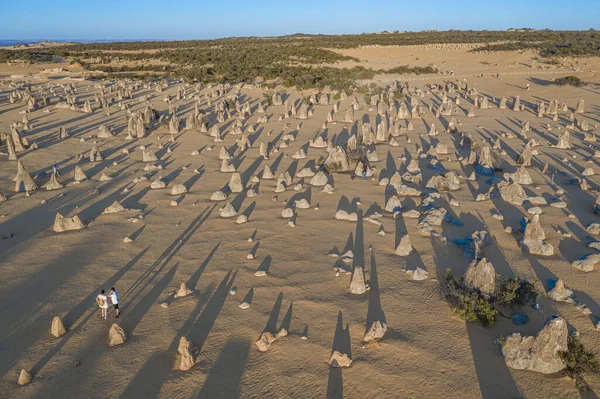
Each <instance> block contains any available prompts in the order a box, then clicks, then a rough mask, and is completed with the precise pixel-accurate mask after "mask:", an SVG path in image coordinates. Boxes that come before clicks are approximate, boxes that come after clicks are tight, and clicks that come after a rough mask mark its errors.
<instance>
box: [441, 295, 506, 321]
mask: <svg viewBox="0 0 600 399" xmlns="http://www.w3.org/2000/svg"><path fill="white" fill-rule="evenodd" d="M452 310H453V311H454V314H455V315H457V316H458V317H460V318H461V319H463V320H466V321H470V322H471V323H475V322H476V321H479V322H480V323H481V324H482V325H483V326H484V327H487V326H489V325H491V324H494V323H495V322H496V315H497V314H498V313H499V312H498V310H496V309H495V308H494V307H493V306H492V305H491V304H490V303H489V302H488V301H487V300H486V299H484V298H483V297H482V296H481V295H479V294H477V293H470V294H465V295H461V296H460V297H459V299H458V303H457V304H456V305H455V306H454V307H453V308H452Z"/></svg>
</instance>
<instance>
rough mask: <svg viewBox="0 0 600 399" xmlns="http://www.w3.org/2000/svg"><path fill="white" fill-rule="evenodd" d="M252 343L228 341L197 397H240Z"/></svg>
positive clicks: (223, 398)
mask: <svg viewBox="0 0 600 399" xmlns="http://www.w3.org/2000/svg"><path fill="white" fill-rule="evenodd" d="M249 353H250V342H248V341H240V340H236V339H230V340H228V341H227V342H226V343H225V345H224V346H223V349H221V354H220V355H219V358H218V359H217V362H216V363H215V365H214V366H213V368H212V369H211V371H210V374H209V375H208V377H207V378H206V381H204V384H203V385H202V389H200V392H198V394H197V395H195V397H196V398H198V399H205V398H214V399H231V398H239V397H240V383H241V381H242V375H243V373H244V368H245V366H246V362H247V361H248V355H249Z"/></svg>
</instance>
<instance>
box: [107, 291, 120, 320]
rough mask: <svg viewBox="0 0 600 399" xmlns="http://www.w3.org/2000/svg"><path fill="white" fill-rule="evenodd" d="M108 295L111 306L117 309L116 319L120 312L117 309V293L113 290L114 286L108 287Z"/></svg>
mask: <svg viewBox="0 0 600 399" xmlns="http://www.w3.org/2000/svg"><path fill="white" fill-rule="evenodd" d="M108 296H109V297H110V301H111V302H112V304H113V306H114V307H115V310H116V311H117V315H116V316H115V319H118V318H119V315H120V314H121V312H120V311H119V293H118V292H117V290H115V287H112V288H111V289H110V292H109V293H108Z"/></svg>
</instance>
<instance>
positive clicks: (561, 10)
mask: <svg viewBox="0 0 600 399" xmlns="http://www.w3.org/2000/svg"><path fill="white" fill-rule="evenodd" d="M0 22H1V23H0V40H8V39H20V40H33V39H35V40H37V39H56V40H58V39H63V40H76V39H81V40H96V39H127V40H129V39H163V40H178V39H210V38H218V37H229V36H275V35H286V34H292V33H298V32H302V33H362V32H378V31H383V30H424V29H438V30H447V29H475V30H477V29H490V30H492V29H507V28H510V27H531V28H536V29H542V28H550V29H569V30H570V29H584V30H585V29H589V28H595V29H600V0H573V1H568V0H501V1H498V0H429V1H427V0H410V1H409V0H361V1H357V0H344V1H339V0H276V1H275V0H226V1H223V0H211V1H206V0H195V1H192V0H179V1H175V0H162V1H159V0H0Z"/></svg>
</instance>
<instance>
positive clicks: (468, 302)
mask: <svg viewBox="0 0 600 399" xmlns="http://www.w3.org/2000/svg"><path fill="white" fill-rule="evenodd" d="M444 288H445V290H444V291H445V296H446V300H447V301H448V303H449V304H450V306H451V307H452V310H453V312H454V314H455V315H456V316H458V317H460V318H461V319H463V320H465V321H468V322H471V323H475V322H479V323H481V324H482V325H483V326H484V327H487V326H489V325H492V324H494V323H495V322H496V316H497V315H499V314H500V315H502V313H501V312H500V309H499V307H502V306H511V307H512V306H515V305H519V306H523V305H526V304H527V303H529V302H531V301H534V300H535V299H536V298H537V295H538V294H537V291H536V290H535V287H534V286H533V284H531V283H530V282H529V281H527V280H520V279H518V278H512V279H508V278H507V279H499V281H497V283H496V290H495V292H494V293H493V294H491V295H485V294H482V293H481V292H480V291H479V290H476V289H473V288H471V287H469V286H467V285H466V284H465V281H464V278H463V277H456V276H454V274H452V271H451V270H450V269H446V283H445V287H444ZM502 316H503V315H502ZM504 317H506V316H504Z"/></svg>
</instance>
